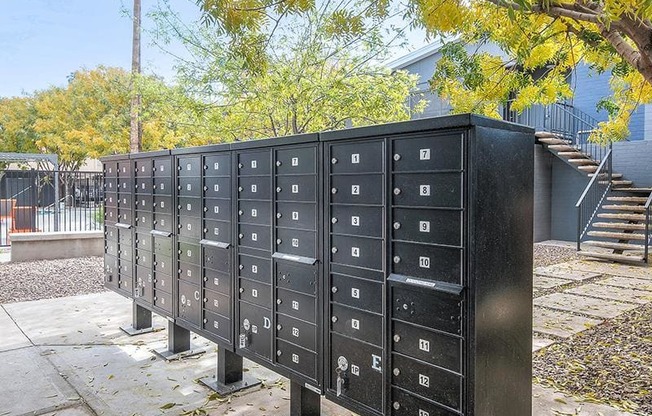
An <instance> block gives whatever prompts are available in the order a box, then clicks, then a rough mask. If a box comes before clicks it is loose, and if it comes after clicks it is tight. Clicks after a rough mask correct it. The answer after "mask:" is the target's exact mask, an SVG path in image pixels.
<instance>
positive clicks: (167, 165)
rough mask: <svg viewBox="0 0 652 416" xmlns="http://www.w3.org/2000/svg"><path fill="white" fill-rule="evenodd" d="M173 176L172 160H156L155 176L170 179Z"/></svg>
mask: <svg viewBox="0 0 652 416" xmlns="http://www.w3.org/2000/svg"><path fill="white" fill-rule="evenodd" d="M171 175H172V161H171V160H170V158H161V159H154V176H156V177H165V176H167V177H170V176H171Z"/></svg>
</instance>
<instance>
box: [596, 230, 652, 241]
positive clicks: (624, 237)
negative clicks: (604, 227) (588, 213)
mask: <svg viewBox="0 0 652 416" xmlns="http://www.w3.org/2000/svg"><path fill="white" fill-rule="evenodd" d="M586 234H587V235H590V236H591V237H602V238H616V239H618V240H645V235H644V234H637V233H614V232H610V231H589V232H588V233H586Z"/></svg>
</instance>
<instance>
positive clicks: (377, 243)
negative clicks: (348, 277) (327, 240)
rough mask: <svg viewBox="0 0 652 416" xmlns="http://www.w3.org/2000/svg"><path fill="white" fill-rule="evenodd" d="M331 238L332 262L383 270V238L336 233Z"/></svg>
mask: <svg viewBox="0 0 652 416" xmlns="http://www.w3.org/2000/svg"><path fill="white" fill-rule="evenodd" d="M331 239H332V243H331V259H332V261H333V262H334V263H341V264H347V265H351V266H357V267H365V268H368V269H376V270H383V240H380V239H372V238H364V237H349V236H338V235H333V236H332V237H331Z"/></svg>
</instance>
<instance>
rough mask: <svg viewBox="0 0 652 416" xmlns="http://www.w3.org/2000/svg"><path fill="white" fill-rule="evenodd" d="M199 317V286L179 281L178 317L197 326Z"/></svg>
mask: <svg viewBox="0 0 652 416" xmlns="http://www.w3.org/2000/svg"><path fill="white" fill-rule="evenodd" d="M200 317H201V289H200V288H199V286H196V285H193V284H189V283H186V282H183V281H181V282H179V319H183V320H185V321H187V322H190V323H191V324H193V325H197V326H199V323H200Z"/></svg>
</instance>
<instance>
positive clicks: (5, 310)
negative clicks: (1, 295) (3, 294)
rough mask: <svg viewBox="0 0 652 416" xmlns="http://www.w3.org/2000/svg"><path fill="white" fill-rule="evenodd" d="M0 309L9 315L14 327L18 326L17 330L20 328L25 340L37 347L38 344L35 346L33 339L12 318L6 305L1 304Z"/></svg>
mask: <svg viewBox="0 0 652 416" xmlns="http://www.w3.org/2000/svg"><path fill="white" fill-rule="evenodd" d="M0 308H2V310H3V311H4V312H5V313H6V314H7V316H8V317H9V319H11V322H13V323H14V325H16V328H18V330H19V331H20V333H21V334H23V336H24V337H25V338H27V341H29V343H30V344H32V346H33V347H35V346H36V344H34V341H32V339H31V338H30V337H29V336H28V335H27V334H26V333H25V331H23V328H21V327H20V325H18V322H16V320H15V319H14V317H13V316H11V314H10V313H9V311H8V310H7V309H6V308H5V305H4V304H1V305H0Z"/></svg>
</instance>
